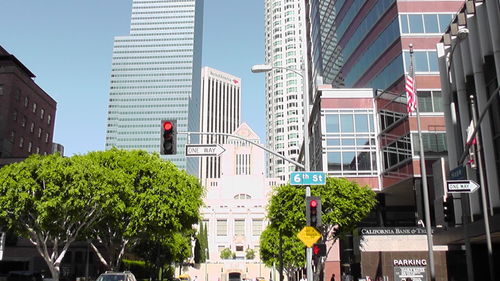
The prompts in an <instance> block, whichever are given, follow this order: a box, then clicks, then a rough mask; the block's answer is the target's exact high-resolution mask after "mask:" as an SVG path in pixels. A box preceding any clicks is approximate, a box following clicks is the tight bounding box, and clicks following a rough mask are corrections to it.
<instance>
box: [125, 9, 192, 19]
mask: <svg viewBox="0 0 500 281" xmlns="http://www.w3.org/2000/svg"><path fill="white" fill-rule="evenodd" d="M168 13H170V12H163V13H162V14H168ZM171 13H173V14H174V13H175V14H182V13H186V14H188V15H192V13H193V10H184V11H180V10H177V11H172V12H171ZM148 14H149V13H148ZM185 17H186V16H185V15H180V16H168V17H132V18H131V20H132V21H137V20H160V19H162V20H168V19H183V18H185Z"/></svg>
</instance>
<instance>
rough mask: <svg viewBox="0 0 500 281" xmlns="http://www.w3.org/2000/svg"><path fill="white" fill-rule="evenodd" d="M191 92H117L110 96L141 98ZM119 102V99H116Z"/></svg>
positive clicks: (188, 92)
mask: <svg viewBox="0 0 500 281" xmlns="http://www.w3.org/2000/svg"><path fill="white" fill-rule="evenodd" d="M190 93H191V91H169V92H168V93H165V92H116V93H110V96H140V95H156V96H157V95H161V96H163V95H165V94H168V95H175V94H178V95H186V94H190ZM116 100H119V99H116Z"/></svg>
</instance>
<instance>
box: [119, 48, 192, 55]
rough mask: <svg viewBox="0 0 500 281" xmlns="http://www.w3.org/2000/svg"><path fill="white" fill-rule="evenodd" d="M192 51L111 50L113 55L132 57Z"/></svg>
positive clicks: (188, 51) (190, 49) (189, 49)
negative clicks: (133, 55) (134, 55)
mask: <svg viewBox="0 0 500 281" xmlns="http://www.w3.org/2000/svg"><path fill="white" fill-rule="evenodd" d="M192 51H193V49H192V48H187V49H171V50H126V51H116V50H113V55H114V54H127V55H132V54H151V53H153V54H160V53H176V54H179V55H181V54H183V53H188V54H189V53H191V52H192Z"/></svg>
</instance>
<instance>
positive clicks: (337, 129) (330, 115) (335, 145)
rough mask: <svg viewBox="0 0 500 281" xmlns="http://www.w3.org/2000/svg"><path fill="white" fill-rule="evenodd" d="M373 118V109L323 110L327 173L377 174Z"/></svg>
mask: <svg viewBox="0 0 500 281" xmlns="http://www.w3.org/2000/svg"><path fill="white" fill-rule="evenodd" d="M373 120H374V118H373V111H372V110H366V109H363V110H333V111H331V110H330V111H328V112H326V113H325V123H326V124H325V125H326V156H327V157H326V158H327V166H328V171H329V173H330V174H335V175H353V176H354V175H376V174H377V166H378V165H377V157H376V151H377V148H376V145H375V136H376V134H375V124H374V121H373Z"/></svg>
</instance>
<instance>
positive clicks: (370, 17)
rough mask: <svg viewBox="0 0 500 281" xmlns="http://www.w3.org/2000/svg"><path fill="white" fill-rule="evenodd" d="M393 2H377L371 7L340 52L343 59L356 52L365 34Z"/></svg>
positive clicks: (385, 0) (380, 0)
mask: <svg viewBox="0 0 500 281" xmlns="http://www.w3.org/2000/svg"><path fill="white" fill-rule="evenodd" d="M394 2H395V0H379V1H377V3H375V4H374V5H373V8H372V9H371V10H370V12H369V13H368V14H367V15H366V17H365V18H364V19H363V21H362V22H361V23H360V24H359V25H358V26H357V27H356V31H355V32H354V33H353V35H352V36H351V38H349V41H348V42H347V44H346V45H345V47H344V48H343V50H342V54H343V56H344V58H345V59H348V58H349V57H350V56H351V54H352V52H354V50H356V48H357V47H358V46H359V44H360V42H361V40H363V38H365V36H366V34H368V32H369V31H370V30H371V29H372V28H373V25H374V23H376V22H377V21H378V20H379V19H380V18H381V17H382V16H383V15H384V14H385V12H386V11H387V10H388V9H389V8H390V7H391V6H392V4H393V3H394Z"/></svg>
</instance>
